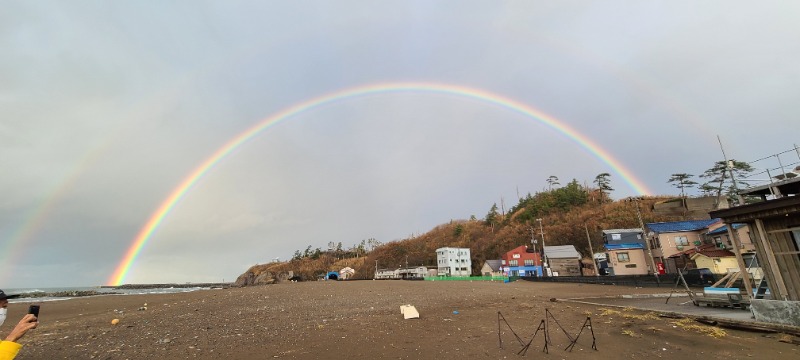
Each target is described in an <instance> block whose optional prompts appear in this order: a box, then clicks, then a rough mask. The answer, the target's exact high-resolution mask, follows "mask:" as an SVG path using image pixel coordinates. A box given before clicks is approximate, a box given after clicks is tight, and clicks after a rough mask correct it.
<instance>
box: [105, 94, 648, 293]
mask: <svg viewBox="0 0 800 360" xmlns="http://www.w3.org/2000/svg"><path fill="white" fill-rule="evenodd" d="M400 92H421V93H432V94H444V95H455V96H459V97H463V98H469V99H474V100H478V101H481V102H484V103H489V104H492V105H495V106H499V107H502V108H506V109H508V110H511V111H514V112H517V113H520V114H522V115H524V116H527V117H530V118H533V119H535V120H537V121H539V122H540V123H542V124H544V125H546V126H548V127H550V128H552V129H553V130H556V131H557V132H559V133H561V134H563V135H564V136H566V137H568V138H569V139H570V140H572V141H574V142H575V143H576V144H578V145H580V146H581V147H583V148H584V149H586V150H587V151H588V152H589V153H591V154H592V155H593V156H594V157H596V158H597V159H599V160H600V161H602V162H604V163H606V164H607V165H608V166H609V167H611V169H612V170H613V171H614V172H615V173H617V174H619V175H620V176H621V177H622V179H623V181H624V182H625V183H626V184H628V186H630V188H631V189H632V190H633V191H635V192H636V193H639V194H649V193H650V190H649V189H648V188H647V187H646V186H645V185H644V184H643V183H642V182H641V181H640V180H639V179H637V178H636V177H635V176H634V175H633V173H631V171H630V170H628V169H627V168H626V167H625V166H624V165H623V164H622V163H621V162H620V161H618V160H616V159H615V158H614V157H612V156H611V154H609V153H608V152H607V151H605V150H604V149H602V148H601V147H600V146H598V145H597V144H595V143H594V142H593V141H591V140H590V139H589V138H588V137H586V136H584V135H582V134H580V133H578V132H577V131H576V130H575V129H573V128H571V127H570V126H569V125H567V124H566V123H565V122H563V121H561V120H558V119H556V118H555V117H553V116H550V115H548V114H546V113H544V112H542V111H540V110H537V109H535V108H533V107H531V106H528V105H526V104H523V103H521V102H518V101H515V100H512V99H510V98H507V97H504V96H501V95H498V94H494V93H491V92H488V91H484V90H480V89H475V88H470V87H465V86H458V85H451V84H441V83H428V82H397V83H380V84H372V85H365V86H359V87H353V88H347V89H343V90H340V91H336V92H333V93H329V94H325V95H322V96H319V97H316V98H313V99H310V100H306V101H304V102H301V103H298V104H295V105H293V106H290V107H288V108H286V109H284V110H282V111H280V112H278V113H275V114H273V115H271V116H269V117H267V118H265V119H263V120H261V121H260V122H258V123H257V124H255V125H253V126H252V127H250V128H249V129H247V130H245V131H244V132H242V133H240V134H239V135H237V136H236V137H234V138H233V139H231V140H230V141H228V142H227V143H226V144H225V145H223V146H222V147H220V148H219V149H217V151H216V152H214V153H213V154H212V155H211V156H210V157H209V158H208V159H206V160H205V161H203V162H202V163H201V164H200V165H199V166H197V168H195V169H194V170H193V171H192V172H191V173H190V174H189V175H188V176H186V177H185V178H184V179H183V181H182V182H181V183H180V184H179V185H178V186H177V187H176V188H175V189H174V190H173V191H172V193H171V194H170V195H169V196H168V197H167V198H166V199H165V200H164V201H163V202H162V203H161V205H160V206H159V207H158V209H157V210H156V211H155V212H154V213H153V214H152V215H150V218H149V220H148V221H147V223H146V224H145V225H144V227H142V228H141V230H139V232H138V234H137V235H136V238H135V239H134V241H133V244H132V245H131V246H130V248H128V250H127V251H126V253H125V256H124V257H123V259H122V261H121V262H120V263H119V265H118V266H117V268H116V270H115V271H114V273H113V274H112V276H111V277H110V278H109V280H108V282H109V283H110V284H112V285H121V284H123V283H124V281H125V278H126V276H127V275H128V273H129V272H130V269H131V266H132V265H133V263H134V261H135V260H136V257H137V256H138V255H139V253H140V252H141V251H142V249H143V248H144V246H145V245H146V244H147V242H148V240H150V238H151V237H152V236H153V233H154V232H155V231H156V230H157V229H158V226H159V225H160V224H161V222H162V221H163V220H164V218H165V217H166V216H167V215H169V213H170V212H171V211H172V209H173V208H174V207H175V205H176V204H177V203H178V201H179V200H180V199H181V198H183V197H184V196H185V195H186V193H187V192H188V191H189V189H191V188H192V186H193V185H194V184H195V183H197V181H198V180H200V179H201V178H202V177H203V176H204V175H205V174H206V173H208V171H209V170H211V168H212V167H214V165H216V164H217V163H219V162H220V161H221V160H222V159H224V158H225V157H226V156H227V155H229V154H230V153H231V152H232V151H233V150H235V149H236V148H238V147H239V146H242V145H243V144H245V143H246V142H247V141H248V140H250V139H252V138H253V137H255V136H256V135H258V134H259V133H261V132H262V131H264V130H266V129H267V128H269V127H270V126H272V125H275V124H277V123H279V122H280V121H282V120H285V119H288V118H290V117H292V116H294V115H297V114H299V113H302V112H304V111H308V110H312V109H315V108H318V107H321V106H323V105H326V104H329V103H333V102H336V101H340V100H344V99H351V98H356V97H363V96H367V95H374V94H389V93H400Z"/></svg>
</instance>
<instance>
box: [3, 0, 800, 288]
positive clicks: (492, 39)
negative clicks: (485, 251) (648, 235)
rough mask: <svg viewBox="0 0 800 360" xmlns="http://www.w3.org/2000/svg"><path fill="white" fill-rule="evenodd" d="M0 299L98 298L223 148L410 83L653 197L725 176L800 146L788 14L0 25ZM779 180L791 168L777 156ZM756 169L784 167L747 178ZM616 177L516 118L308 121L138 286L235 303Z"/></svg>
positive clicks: (530, 5) (148, 253) (221, 8)
mask: <svg viewBox="0 0 800 360" xmlns="http://www.w3.org/2000/svg"><path fill="white" fill-rule="evenodd" d="M0 8H2V11H0V169H1V170H0V172H1V174H2V175H0V251H2V253H0V261H2V262H1V263H0V288H20V287H26V288H28V287H53V286H84V285H100V284H104V283H106V282H107V280H108V278H109V276H110V275H111V274H112V273H113V271H114V270H115V268H116V266H117V265H118V264H119V263H120V262H121V261H122V257H123V255H124V253H125V251H126V250H127V249H128V248H129V247H130V246H131V244H132V241H133V239H134V238H135V237H136V235H137V233H138V231H139V230H140V229H141V228H142V227H143V226H144V225H145V223H146V222H147V220H148V219H149V218H150V216H151V215H152V214H153V212H154V211H156V210H157V208H158V206H159V205H160V204H161V203H162V202H163V201H164V200H165V199H166V198H167V196H168V195H169V194H170V193H171V192H172V191H173V190H174V189H175V188H176V187H177V186H178V185H179V184H180V182H181V181H182V180H183V179H184V178H186V177H187V176H188V175H189V174H190V173H191V171H192V170H193V169H195V168H196V167H197V166H198V165H200V164H201V163H202V162H203V161H204V160H205V159H207V158H208V157H209V156H211V155H212V154H213V153H214V152H215V151H216V150H217V149H218V148H220V147H221V146H223V145H224V144H226V143H227V142H228V141H230V140H231V139H233V138H234V137H236V136H237V135H238V134H240V133H242V132H243V131H245V130H247V129H248V128H249V127H251V126H253V125H254V124H256V123H258V122H259V121H261V120H262V119H264V118H266V117H268V116H270V115H272V114H275V113H276V112H279V111H281V110H283V109H286V108H287V107H289V106H291V105H294V104H297V103H300V102H303V101H307V100H309V99H312V98H315V97H318V96H323V95H325V94H329V93H332V92H335V91H339V90H342V89H347V88H352V87H355V86H362V85H369V84H378V83H387V82H403V81H419V82H436V83H442V84H449V85H454V86H466V87H470V88H474V89H480V90H483V91H486V92H491V93H493V94H497V95H499V96H504V97H507V98H510V99H513V100H515V101H518V102H520V103H524V104H526V105H527V106H530V107H533V108H536V109H539V110H541V111H543V112H545V113H547V114H549V115H551V116H553V117H555V118H557V119H560V120H561V121H563V122H564V123H565V124H567V125H568V126H570V127H572V128H573V129H575V130H576V131H577V132H579V133H581V134H583V135H585V136H586V137H588V138H589V139H591V140H592V141H594V142H595V143H596V144H597V145H598V146H600V147H601V148H603V149H605V150H606V151H607V152H608V153H609V154H610V155H611V156H612V157H613V158H614V159H616V160H618V161H619V162H620V163H621V164H623V165H624V166H625V167H627V168H628V169H629V170H630V171H631V172H632V173H633V174H634V175H635V176H636V177H637V178H638V179H639V180H641V181H642V182H643V183H644V184H645V185H646V186H647V187H648V188H649V189H650V190H651V191H652V193H654V194H676V193H677V190H675V189H674V188H672V187H671V186H670V185H669V184H667V179H668V178H669V176H670V174H672V173H677V172H688V173H692V174H700V173H702V172H703V171H704V170H705V169H707V168H709V167H710V166H711V165H712V164H713V162H714V161H717V160H720V159H721V158H722V154H721V152H720V147H719V144H718V142H717V135H719V136H720V137H721V138H722V141H723V143H724V145H725V150H726V152H727V155H728V156H729V157H732V158H736V159H738V160H742V161H750V160H755V159H758V158H761V157H765V156H769V155H771V154H774V153H778V152H781V151H783V150H787V149H791V148H792V147H793V146H794V144H796V143H797V144H800V139H798V136H797V134H798V125H797V124H798V123H800V122H798V111H800V110H798V107H797V104H798V100H800V66H798V59H800V42H798V39H800V22H798V21H797V19H800V3H797V2H791V1H780V2H770V1H764V2H758V3H757V4H756V3H754V2H751V1H729V0H724V1H703V2H696V1H647V2H643V1H620V2H614V1H604V2H585V1H463V0H460V1H429V0H424V1H402V2H398V1H336V2H332V1H317V2H313V1H290V2H286V1H282V2H277V1H224V2H199V1H127V2H123V1H114V2H108V1H68V2H65V1H4V0H2V1H0ZM781 160H782V161H784V162H785V163H792V162H797V161H798V158H797V155H796V154H794V155H793V154H792V153H789V154H784V155H782V158H781ZM754 165H755V166H756V167H758V168H764V167H767V166H769V167H774V166H777V162H770V161H762V162H758V163H756V164H754ZM602 172H609V173H611V181H612V186H613V187H614V188H615V191H614V192H613V193H612V197H614V198H622V197H626V196H631V195H636V191H635V190H634V189H633V188H631V187H630V186H628V185H627V184H626V183H625V182H624V181H623V179H622V177H621V175H620V174H618V173H616V172H614V169H612V168H611V167H609V165H608V164H606V163H603V162H601V161H599V160H598V159H597V158H596V157H595V156H593V155H592V154H591V153H589V152H588V151H587V150H585V149H584V148H582V147H580V146H578V145H577V144H576V143H575V142H574V141H572V140H570V139H569V138H567V137H566V136H564V135H563V134H561V133H558V132H556V131H554V130H553V129H551V128H549V127H547V126H544V125H542V124H541V123H540V122H538V121H536V120H535V119H533V118H530V117H526V116H523V115H521V114H520V113H516V112H513V111H510V110H508V109H505V108H502V107H498V106H495V105H492V104H489V103H482V102H480V101H475V100H474V99H468V98H465V97H459V96H447V95H441V94H434V93H424V92H403V93H387V94H378V95H373V96H369V97H357V98H350V99H344V100H341V101H337V102H333V103H331V104H328V105H326V106H323V107H319V108H315V109H312V110H310V111H306V112H302V113H300V114H298V115H297V116H294V117H292V118H290V119H287V120H285V121H283V122H280V123H278V124H277V125H275V126H272V127H270V128H269V129H267V130H265V131H263V132H262V133H260V134H259V135H258V136H256V137H254V138H253V139H252V140H251V141H249V142H248V143H246V144H244V145H242V146H240V147H239V148H237V149H236V150H235V151H234V152H232V153H231V154H230V155H229V156H228V157H227V158H225V159H224V160H223V161H221V162H220V163H219V164H217V166H216V167H214V168H213V169H212V170H211V171H209V172H208V174H206V176H205V177H203V178H202V179H201V180H200V181H199V182H198V183H197V184H196V185H195V186H194V187H193V188H191V189H190V190H189V192H187V193H186V196H185V197H184V198H183V199H182V200H181V201H180V202H179V203H178V205H177V206H176V207H175V208H174V209H173V211H172V212H171V213H170V214H169V215H168V216H167V217H166V218H165V219H164V222H163V223H162V224H161V226H160V227H159V228H158V230H157V231H156V233H155V234H154V235H153V237H152V238H151V239H150V241H149V242H148V243H147V245H146V246H145V247H144V249H143V250H142V252H141V254H140V256H139V258H138V260H137V261H136V262H135V263H134V265H133V267H132V268H131V272H130V273H129V276H128V277H127V279H126V282H129V283H156V282H190V281H191V282H205V281H222V280H223V279H224V280H226V281H231V280H233V279H234V278H235V277H236V276H238V275H239V274H241V273H242V272H244V271H245V270H246V269H247V268H248V267H249V266H251V265H254V264H257V263H265V262H268V261H270V260H271V259H273V258H276V257H279V258H280V259H282V260H285V259H288V258H290V257H291V255H292V253H293V252H294V251H295V250H298V249H300V250H302V249H305V247H306V246H308V245H311V246H313V247H322V248H325V247H326V246H327V243H328V242H329V241H334V242H340V241H341V242H342V243H344V245H345V246H349V245H352V244H353V243H357V242H359V241H361V240H363V239H368V238H376V239H378V240H379V241H383V242H388V241H392V240H396V239H402V238H406V237H408V236H409V235H411V234H419V233H424V232H426V231H428V230H430V229H431V228H433V227H434V226H436V225H438V224H441V223H445V222H448V221H450V220H451V219H466V218H469V217H470V215H475V216H477V217H479V218H482V217H484V216H485V214H486V213H487V212H488V210H489V208H490V207H491V205H492V204H493V203H498V205H499V203H500V201H501V198H502V199H504V201H505V203H506V207H509V206H511V205H513V204H514V203H516V201H517V193H518V192H519V194H520V195H525V194H527V193H528V192H531V193H533V192H536V191H541V190H542V189H544V188H545V187H546V182H545V179H547V177H548V176H550V175H556V176H558V177H559V178H560V179H561V183H562V184H565V183H566V182H568V181H569V180H570V179H572V178H575V179H577V180H578V181H580V182H581V183H584V182H587V183H591V181H592V180H593V179H594V177H595V176H596V175H597V174H599V173H602Z"/></svg>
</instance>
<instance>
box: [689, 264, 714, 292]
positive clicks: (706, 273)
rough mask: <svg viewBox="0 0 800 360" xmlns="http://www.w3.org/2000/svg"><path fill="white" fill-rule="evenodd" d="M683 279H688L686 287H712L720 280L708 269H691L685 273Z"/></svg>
mask: <svg viewBox="0 0 800 360" xmlns="http://www.w3.org/2000/svg"><path fill="white" fill-rule="evenodd" d="M683 278H684V279H686V285H689V286H703V287H705V286H711V285H713V284H714V283H715V282H717V280H718V279H717V278H716V276H714V273H712V272H711V270H710V269H707V268H701V269H689V270H687V271H686V272H685V273H683Z"/></svg>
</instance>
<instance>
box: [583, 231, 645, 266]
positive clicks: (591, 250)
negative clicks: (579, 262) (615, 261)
mask: <svg viewBox="0 0 800 360" xmlns="http://www.w3.org/2000/svg"><path fill="white" fill-rule="evenodd" d="M583 230H586V241H588V242H589V257H590V258H592V265H593V266H594V276H600V271H599V269H598V268H597V262H595V261H594V249H592V238H591V237H589V227H587V226H586V223H584V224H583ZM642 231H644V230H642Z"/></svg>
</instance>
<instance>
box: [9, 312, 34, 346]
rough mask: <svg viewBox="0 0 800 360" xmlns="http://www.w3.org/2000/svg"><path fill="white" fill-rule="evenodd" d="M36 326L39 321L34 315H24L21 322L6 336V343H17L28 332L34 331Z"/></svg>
mask: <svg viewBox="0 0 800 360" xmlns="http://www.w3.org/2000/svg"><path fill="white" fill-rule="evenodd" d="M37 325H39V319H37V318H36V316H35V315H33V314H27V315H25V316H24V317H23V318H22V320H20V321H19V323H17V326H15V327H14V330H11V333H10V334H8V336H7V337H6V341H12V342H17V340H19V339H20V338H21V337H23V336H24V335H25V333H27V332H28V330H30V329H35V328H36V326H37Z"/></svg>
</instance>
